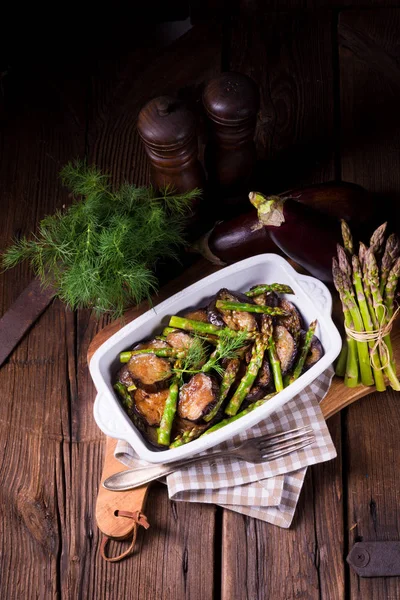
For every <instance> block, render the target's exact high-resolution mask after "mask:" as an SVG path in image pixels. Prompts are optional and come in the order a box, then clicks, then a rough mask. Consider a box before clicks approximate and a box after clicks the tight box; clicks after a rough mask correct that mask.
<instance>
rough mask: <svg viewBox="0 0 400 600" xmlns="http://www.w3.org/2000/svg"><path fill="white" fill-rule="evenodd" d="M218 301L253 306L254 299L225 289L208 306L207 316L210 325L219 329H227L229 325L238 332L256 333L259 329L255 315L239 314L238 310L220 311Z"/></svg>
mask: <svg viewBox="0 0 400 600" xmlns="http://www.w3.org/2000/svg"><path fill="white" fill-rule="evenodd" d="M217 300H228V301H230V302H246V303H247V304H249V303H250V304H253V302H252V299H250V298H248V297H247V296H245V295H244V294H240V293H239V292H235V293H234V292H230V291H229V290H227V289H225V288H223V289H221V290H220V291H219V292H218V294H217V295H216V296H215V297H214V298H213V299H212V300H211V302H210V304H209V305H208V308H207V315H208V320H209V321H210V323H212V324H213V325H217V326H219V327H225V326H226V325H227V326H228V327H230V328H231V329H235V330H236V331H238V330H239V329H243V330H244V329H247V330H248V331H254V330H256V329H257V319H256V317H255V316H254V314H252V313H247V312H239V311H236V310H223V311H222V310H218V309H217V307H216V302H217Z"/></svg>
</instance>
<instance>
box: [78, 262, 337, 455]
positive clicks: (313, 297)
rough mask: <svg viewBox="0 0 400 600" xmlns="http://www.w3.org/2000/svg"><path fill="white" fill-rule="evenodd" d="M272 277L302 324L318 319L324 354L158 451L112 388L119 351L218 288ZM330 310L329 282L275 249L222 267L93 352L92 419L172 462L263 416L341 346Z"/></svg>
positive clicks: (144, 452)
mask: <svg viewBox="0 0 400 600" xmlns="http://www.w3.org/2000/svg"><path fill="white" fill-rule="evenodd" d="M273 282H279V283H285V284H288V285H290V286H291V287H292V289H293V290H294V291H295V295H294V296H293V295H290V296H287V297H288V299H290V300H291V301H293V302H294V303H295V304H296V306H297V307H298V309H299V310H300V312H301V314H302V315H303V317H304V320H305V323H306V324H307V325H308V324H309V323H310V322H311V321H312V320H313V319H318V327H317V331H316V335H317V336H318V337H319V339H320V340H321V342H322V345H323V347H324V350H325V354H324V356H323V357H322V358H321V359H320V360H319V361H318V362H317V363H316V364H315V365H314V366H313V367H312V368H311V369H309V370H308V371H307V372H306V373H304V374H303V375H302V376H301V377H299V379H297V381H295V382H294V383H293V384H292V385H290V386H289V387H287V388H285V389H284V390H283V391H282V392H280V393H279V394H277V395H276V396H275V397H273V398H272V399H271V400H270V401H269V402H267V403H265V405H263V406H260V407H259V408H257V409H255V410H254V411H252V412H251V413H249V414H248V415H246V416H244V417H242V418H241V419H238V420H237V421H235V422H233V423H231V424H230V425H227V426H225V427H223V428H221V429H219V430H217V431H215V432H214V433H210V434H209V435H207V436H204V437H200V438H199V439H197V440H194V441H193V442H190V443H189V444H186V445H184V446H181V447H179V448H173V449H168V450H161V451H160V450H157V449H156V448H154V447H153V446H151V444H149V443H148V442H147V441H146V440H145V439H144V438H143V436H142V435H141V433H140V432H139V431H138V430H137V429H136V427H135V426H134V425H133V424H132V422H131V421H130V419H129V417H128V416H127V415H126V414H125V412H124V410H123V409H122V407H121V405H120V403H119V400H118V398H117V396H116V394H115V392H114V390H113V387H112V384H113V378H114V376H115V373H116V371H117V370H118V368H119V367H120V364H119V353H120V352H121V351H123V350H126V349H129V348H130V347H132V346H133V345H134V344H135V343H136V342H139V341H140V340H143V339H146V338H149V337H152V336H153V335H157V334H159V333H160V332H161V331H162V329H163V328H164V327H166V326H167V325H168V321H169V318H170V317H171V316H172V315H176V314H179V313H181V312H182V311H185V310H186V309H189V308H190V309H191V308H194V307H200V306H205V305H206V304H207V303H208V301H209V300H210V299H211V297H212V296H213V295H214V294H215V293H216V292H217V291H218V290H219V289H220V288H228V289H231V290H236V291H242V292H243V291H246V290H248V289H249V288H250V287H251V286H253V285H255V284H258V283H273ZM331 310H332V298H331V295H330V292H329V290H328V288H327V287H326V286H325V285H324V284H323V283H321V282H320V281H319V280H317V279H315V278H313V277H308V276H305V275H300V274H299V273H297V272H296V271H295V270H294V269H293V268H292V267H291V266H290V265H289V263H288V262H287V261H286V260H285V259H284V258H281V257H280V256H278V255H276V254H261V255H258V256H254V257H252V258H248V259H246V260H242V261H240V262H238V263H235V264H233V265H231V266H229V267H226V268H224V269H221V270H220V271H218V272H217V273H214V274H212V275H209V276H208V277H205V278H204V279H201V280H200V281H198V282H197V283H195V284H193V285H191V286H189V287H187V288H186V289H184V290H182V291H181V292H178V293H177V294H175V295H174V296H172V297H171V298H169V299H168V300H165V301H164V302H161V303H160V304H158V305H157V306H154V308H152V309H151V310H149V311H147V312H146V313H144V314H143V315H141V316H140V317H138V318H137V319H135V320H134V321H132V322H131V323H128V324H127V325H126V326H125V327H123V328H122V329H121V330H120V331H118V332H117V333H115V334H114V335H113V336H112V337H111V338H109V339H108V340H107V341H106V342H105V343H104V344H102V346H101V347H100V348H99V349H98V350H97V351H96V352H95V354H94V355H93V358H92V360H91V363H90V373H91V376H92V378H93V381H94V384H95V386H96V388H97V391H98V395H97V397H96V401H95V404H94V417H95V420H96V423H97V424H98V426H99V427H100V429H101V430H102V431H103V432H104V433H105V434H106V435H108V436H111V437H113V438H118V439H122V440H126V441H127V442H128V443H129V444H130V445H131V446H132V447H133V448H134V450H135V451H136V453H137V454H138V456H139V458H141V459H144V460H146V461H149V462H152V463H167V462H171V461H174V460H178V459H182V458H185V457H188V456H191V455H193V454H197V453H199V452H202V451H203V450H206V449H207V448H210V447H211V446H215V445H216V444H219V443H220V442H223V441H224V440H226V439H228V438H230V437H232V436H233V435H235V434H238V433H240V432H242V431H244V430H245V429H247V428H249V427H252V426H253V425H255V424H256V423H258V422H259V421H261V420H262V419H265V418H267V417H268V415H270V414H271V413H273V412H274V411H276V410H277V409H278V408H280V407H281V406H282V405H284V404H285V403H286V402H288V401H289V400H290V399H291V398H293V396H295V395H296V394H298V393H299V392H300V391H301V390H302V389H304V388H305V387H306V386H307V385H308V384H309V383H311V381H313V380H314V379H316V378H317V377H318V375H319V374H320V373H322V372H323V371H324V370H325V369H326V368H327V367H328V366H329V365H330V364H331V363H332V362H333V361H334V359H335V358H336V357H337V356H338V354H339V352H340V348H341V338H340V335H339V332H338V330H337V329H336V327H335V325H334V324H333V321H332V319H331Z"/></svg>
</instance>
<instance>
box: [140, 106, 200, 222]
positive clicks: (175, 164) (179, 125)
mask: <svg viewBox="0 0 400 600" xmlns="http://www.w3.org/2000/svg"><path fill="white" fill-rule="evenodd" d="M137 127H138V132H139V135H140V137H141V138H142V140H143V143H144V145H145V149H146V153H147V156H148V157H149V160H150V165H151V180H152V184H153V185H154V186H155V187H156V188H158V189H160V188H163V187H165V186H166V185H169V186H171V187H172V188H173V189H175V190H176V191H177V192H180V193H183V192H187V191H190V190H193V189H194V188H200V189H204V186H205V178H204V172H203V169H202V166H201V164H200V162H199V159H198V146H197V131H196V119H195V117H194V115H193V114H192V113H191V112H190V111H189V110H188V108H187V107H186V106H185V105H184V104H183V103H182V102H181V101H179V100H178V99H177V98H173V97H171V96H160V97H158V98H154V99H153V100H150V102H148V103H147V104H146V105H145V106H144V107H143V108H142V110H141V111H140V113H139V117H138V125H137ZM193 208H194V211H196V209H197V204H196V206H194V207H193Z"/></svg>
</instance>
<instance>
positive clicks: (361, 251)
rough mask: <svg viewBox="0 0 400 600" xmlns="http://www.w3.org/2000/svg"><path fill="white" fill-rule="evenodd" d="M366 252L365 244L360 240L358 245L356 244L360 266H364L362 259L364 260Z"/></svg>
mask: <svg viewBox="0 0 400 600" xmlns="http://www.w3.org/2000/svg"><path fill="white" fill-rule="evenodd" d="M366 253H367V246H366V245H365V244H364V243H363V242H360V243H359V246H358V259H359V261H360V265H361V268H363V267H364V260H365V255H366Z"/></svg>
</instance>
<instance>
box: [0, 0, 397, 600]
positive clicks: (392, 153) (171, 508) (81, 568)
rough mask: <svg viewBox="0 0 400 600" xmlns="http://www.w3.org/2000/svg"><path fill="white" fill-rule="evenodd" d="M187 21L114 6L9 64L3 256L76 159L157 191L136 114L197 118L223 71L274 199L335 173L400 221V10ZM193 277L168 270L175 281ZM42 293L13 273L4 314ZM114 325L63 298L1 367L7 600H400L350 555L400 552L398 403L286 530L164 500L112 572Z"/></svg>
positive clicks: (340, 443) (0, 132)
mask: <svg viewBox="0 0 400 600" xmlns="http://www.w3.org/2000/svg"><path fill="white" fill-rule="evenodd" d="M384 4H385V5H386V6H389V5H393V4H394V5H395V6H397V5H398V3H397V2H394V1H393V2H392V1H390V2H389V1H386V2H385V3H384ZM192 5H193V9H192V17H193V21H196V22H197V24H196V26H195V27H193V29H191V30H190V31H188V32H187V33H186V34H185V35H184V36H183V37H182V38H180V39H179V40H178V41H177V42H174V43H172V44H170V42H171V41H172V39H173V38H174V35H178V34H179V33H181V32H183V31H185V30H186V29H187V28H188V24H187V23H179V24H175V25H174V26H173V27H172V28H171V30H168V27H166V26H165V24H163V25H162V28H163V32H162V35H161V33H160V26H152V25H149V23H147V24H146V26H145V27H142V25H141V23H140V21H139V20H138V19H132V20H131V21H129V20H128V17H127V16H126V14H125V11H121V16H120V17H119V19H117V18H116V13H115V10H116V9H115V10H114V9H113V11H111V12H112V13H113V14H112V15H109V21H110V27H107V26H106V24H105V25H104V26H103V27H102V28H101V30H100V31H101V33H100V34H99V31H97V30H96V33H97V35H95V31H91V32H88V35H86V34H85V33H84V30H83V28H79V34H76V35H75V36H74V39H72V41H71V40H69V43H68V44H67V45H64V40H63V39H62V36H61V39H62V41H60V42H58V41H57V35H56V33H57V32H56V29H54V28H56V27H57V25H54V27H53V29H54V32H53V33H52V35H51V44H48V46H47V47H46V49H45V51H39V49H38V48H36V46H35V45H32V47H31V48H30V49H29V50H27V51H26V52H25V54H24V53H23V52H22V51H21V52H20V51H19V52H18V60H15V61H14V62H13V61H11V62H13V64H11V65H10V67H8V66H6V68H5V69H3V68H2V66H1V68H0V73H1V84H0V85H1V87H0V98H1V99H0V194H1V206H0V211H1V217H2V220H1V222H2V227H1V230H0V248H4V247H5V246H6V245H7V244H8V243H9V241H10V240H11V238H12V237H14V236H20V235H23V234H28V233H29V232H30V231H32V230H33V229H34V228H35V225H36V224H37V222H38V221H39V219H40V218H42V217H43V216H44V215H45V214H48V213H52V212H54V210H55V209H57V208H61V207H62V206H63V205H67V204H68V203H69V202H71V198H70V197H69V196H68V193H67V192H66V190H64V189H63V188H62V187H61V185H60V182H59V179H58V172H59V170H60V169H61V167H62V166H63V165H64V164H65V162H67V161H68V160H70V159H72V158H75V157H77V156H79V157H81V158H83V157H86V158H87V159H88V160H89V161H94V162H96V163H97V164H98V166H99V167H101V168H104V169H107V170H108V171H109V172H110V173H111V175H112V176H113V178H114V181H115V182H116V183H117V184H118V183H121V182H122V181H124V180H125V179H128V180H130V181H134V182H136V183H139V184H143V183H146V182H147V181H148V164H147V161H146V158H145V155H144V151H143V148H142V147H141V145H140V142H139V139H138V136H137V134H136V130H135V120H136V116H137V114H138V111H139V110H140V108H141V106H142V105H143V104H144V103H145V102H146V101H147V100H148V99H150V98H151V97H153V96H155V95H158V94H160V93H170V92H177V91H178V93H179V94H180V95H181V96H182V97H185V98H186V99H187V100H188V101H189V102H190V103H191V105H192V106H193V107H194V108H196V107H198V99H199V92H200V91H201V88H202V86H203V85H204V81H205V80H206V79H207V78H208V77H210V76H211V75H213V74H215V73H218V72H219V71H220V70H221V69H226V68H235V69H238V70H240V71H243V72H244V73H247V74H248V75H250V76H252V77H253V78H254V79H255V80H256V81H257V82H258V83H259V84H260V87H261V93H262V101H263V104H262V110H261V114H260V120H259V123H258V130H257V137H256V141H257V146H258V151H259V157H260V164H259V172H258V177H259V181H260V182H263V183H264V184H265V186H266V188H267V189H266V191H268V192H275V191H277V192H279V191H282V190H283V189H287V188H288V187H290V186H292V185H295V184H299V183H308V182H318V181H325V180H328V179H331V178H332V177H333V176H335V175H336V176H340V175H341V177H342V178H343V179H345V180H350V181H354V182H356V183H361V184H363V185H365V186H366V187H367V188H368V189H371V190H372V191H374V192H375V193H376V194H377V195H381V196H379V202H382V204H380V206H382V207H384V206H385V207H387V206H388V204H390V206H389V208H391V209H396V207H398V206H399V199H400V168H399V166H400V165H399V153H398V146H399V135H400V121H399V114H400V113H399V110H398V104H399V102H398V99H399V94H400V71H399V68H398V64H399V46H398V39H399V36H400V8H392V9H387V8H379V6H380V5H382V2H380V1H378V0H369V1H365V2H362V1H361V0H344V1H343V2H336V0H326V1H324V2H321V3H317V2H315V1H314V0H299V1H297V0H285V1H284V2H279V3H274V2H271V3H269V6H268V7H267V8H268V13H267V11H266V10H264V9H266V7H265V6H264V3H259V2H248V1H247V0H241V1H240V2H234V3H226V2H221V3H218V2H217V3H214V2H211V1H210V2H207V3H199V2H197V3H196V2H193V3H192ZM196 5H197V6H198V7H199V10H198V11H197V14H196V11H195V7H196ZM219 6H220V7H222V10H221V11H220V12H219V11H218V7H219ZM352 6H353V7H355V8H354V9H353V10H341V8H342V7H352ZM208 7H209V9H210V10H209V12H207V8H208ZM357 7H359V8H357ZM368 7H371V8H370V9H368ZM260 8H261V12H257V11H258V10H259V9H260ZM293 8H294V9H297V10H294V11H293V12H292V10H291V9H293ZM317 8H318V9H320V10H315V9H317ZM309 9H310V10H309ZM218 14H220V15H221V16H223V17H224V18H223V20H222V23H219V22H218V21H217V19H216V18H215V17H216V15H218ZM118 20H119V21H121V28H120V29H118V28H117V27H115V25H116V23H117V22H118ZM122 21H124V23H122ZM128 24H129V26H128ZM189 26H190V25H189ZM174 31H175V32H176V33H175V34H174V33H173V32H174ZM89 34H90V35H89ZM49 35H50V34H49ZM88 39H90V43H88V41H87V40H88ZM17 42H18V39H17V41H16V42H15V43H14V45H13V48H14V47H16V44H17ZM21 57H22V58H21ZM377 197H378V196H377ZM385 210H386V208H385ZM397 211H398V208H397ZM385 214H386V213H385ZM393 214H394V217H393V219H392V222H393V224H396V223H397V222H398V219H397V221H396V220H395V216H396V214H397V217H398V216H399V213H398V212H397V213H396V211H395V210H393ZM191 261H193V257H187V263H186V262H185V261H184V264H183V265H182V266H181V267H177V266H174V267H172V266H171V268H169V269H168V270H167V269H166V270H165V271H164V273H162V276H163V282H164V283H166V282H168V281H169V280H170V279H172V278H173V277H175V276H176V275H177V274H179V271H180V270H182V269H183V267H186V266H187V264H190V263H191ZM203 264H204V265H205V263H203ZM208 268H209V267H208V266H207V265H205V266H204V275H205V274H206V273H207V269H208ZM30 281H31V273H30V272H29V269H28V267H27V266H26V265H22V266H20V267H18V268H17V269H15V270H13V271H9V272H6V273H2V274H1V277H0V310H1V314H4V312H5V311H6V310H7V308H8V307H9V306H10V305H11V304H12V302H13V301H14V300H15V299H16V298H17V297H18V295H19V294H20V293H21V291H22V290H23V289H24V287H25V286H26V285H28V283H29V282H30ZM187 283H189V282H187ZM187 283H185V285H187ZM167 289H168V288H167ZM107 324H108V319H107V318H103V319H101V320H100V321H96V320H95V319H94V318H93V316H92V315H90V314H89V312H87V311H79V312H77V313H75V314H73V313H71V312H69V311H68V310H66V309H65V308H64V306H63V305H62V304H61V303H60V302H58V301H54V302H53V303H52V304H51V305H50V307H49V308H48V309H47V310H46V312H45V313H44V314H43V315H42V316H41V317H40V319H39V321H38V322H37V323H36V325H34V327H33V328H32V329H31V331H30V332H29V335H28V336H26V337H25V338H24V339H23V340H22V341H21V343H20V344H19V345H18V347H17V348H16V349H15V350H14V352H13V353H12V354H11V356H10V357H9V359H8V360H7V361H6V362H5V364H4V366H3V367H2V369H1V370H0V397H1V402H0V440H1V450H2V452H1V457H0V478H1V484H0V520H1V525H0V530H1V536H0V557H1V559H0V597H1V598H3V597H4V598H8V599H11V600H14V599H18V600H20V599H21V598H41V599H42V598H44V599H46V600H47V598H51V599H53V598H65V599H68V600H69V599H70V598H74V599H75V598H79V599H80V598H102V599H103V598H104V599H107V600H108V599H117V598H118V599H120V598H124V599H127V600H154V598H162V600H164V599H165V600H169V599H170V600H176V599H177V598H179V599H181V598H182V599H183V598H185V599H190V600H218V599H220V598H222V599H223V600H228V598H229V600H231V599H232V598H238V599H240V600H241V599H242V598H248V599H249V600H292V599H294V598H307V600H308V599H309V598H310V599H314V598H315V599H317V598H318V599H320V600H336V599H338V600H343V599H347V598H349V599H351V600H353V599H360V600H361V599H362V600H367V599H368V600H369V598H374V599H375V598H377V599H379V600H380V599H382V600H383V599H385V600H394V599H397V598H399V597H400V583H399V578H391V579H382V578H375V579H369V580H367V579H360V578H358V577H357V576H356V575H355V574H354V573H353V572H352V571H350V569H349V568H348V566H347V565H346V563H345V561H344V557H345V556H346V554H347V551H348V550H349V548H350V547H351V546H352V544H353V543H354V541H355V540H358V539H360V538H363V539H364V540H366V541H368V540H386V539H399V528H400V516H399V509H398V507H399V505H400V497H399V495H400V492H399V490H400V481H399V474H398V469H397V465H398V463H399V459H400V447H399V444H398V431H397V429H398V428H397V427H396V424H397V423H398V422H399V416H400V415H399V410H400V409H399V406H400V405H399V394H395V393H393V392H391V391H388V392H385V393H383V394H379V395H378V394H371V395H370V396H368V398H366V399H364V400H362V401H360V402H359V403H356V404H354V405H353V406H349V408H347V409H345V411H344V412H342V413H341V414H340V415H335V416H334V417H332V419H330V421H329V427H330V430H331V432H332V436H333V439H334V441H335V445H336V447H337V450H338V458H337V459H335V460H334V461H330V462H329V463H326V464H323V465H318V466H316V467H313V468H312V469H309V471H308V473H307V477H306V481H305V484H304V489H303V491H302V495H301V498H300V503H299V506H298V509H297V512H296V516H295V520H294V523H293V526H292V528H291V529H290V530H281V529H278V528H276V527H272V526H269V525H266V524H264V523H261V522H259V521H256V520H252V519H250V518H247V517H242V516H240V515H238V514H234V513H231V512H229V511H225V510H222V509H220V508H216V507H214V506H209V505H196V504H187V503H179V502H176V503H171V502H170V501H169V499H168V495H167V491H166V489H165V487H164V486H162V485H161V484H155V485H154V486H153V487H152V489H151V493H150V501H149V502H148V505H147V510H146V514H147V517H148V519H149V522H150V523H151V528H150V529H149V530H148V531H146V532H143V531H140V532H139V537H138V543H137V549H138V554H137V555H136V556H135V557H133V558H131V559H129V560H127V561H124V562H122V563H120V564H107V563H105V562H104V561H103V560H102V559H101V558H100V556H99V544H100V535H99V532H98V529H97V527H96V525H95V504H96V497H97V492H98V486H99V481H100V477H101V471H102V465H103V452H104V437H103V435H102V434H101V432H100V431H99V430H98V428H97V427H96V425H95V423H94V420H93V416H92V407H93V400H94V395H95V391H94V387H93V384H92V382H91V380H90V376H89V373H88V370H87V363H86V355H87V351H88V348H89V345H90V342H91V340H92V339H93V338H94V337H95V335H96V333H97V332H98V331H100V330H101V329H102V328H103V327H104V326H106V325H107ZM115 550H116V547H113V546H111V547H110V552H111V553H113V551H115Z"/></svg>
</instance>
